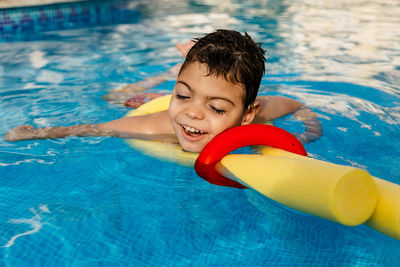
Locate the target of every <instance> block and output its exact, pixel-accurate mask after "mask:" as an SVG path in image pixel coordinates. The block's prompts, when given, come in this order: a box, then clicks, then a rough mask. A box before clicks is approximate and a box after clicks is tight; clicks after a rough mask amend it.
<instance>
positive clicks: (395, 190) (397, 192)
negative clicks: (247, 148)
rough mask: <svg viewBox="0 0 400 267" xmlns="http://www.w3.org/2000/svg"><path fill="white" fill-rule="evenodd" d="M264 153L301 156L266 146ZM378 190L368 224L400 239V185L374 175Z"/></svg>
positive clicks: (289, 156) (293, 156)
mask: <svg viewBox="0 0 400 267" xmlns="http://www.w3.org/2000/svg"><path fill="white" fill-rule="evenodd" d="M262 154H263V155H270V156H277V157H287V158H301V156H299V155H296V154H293V153H289V152H287V151H284V150H281V149H277V148H270V147H264V148H263V149H262ZM372 178H373V179H374V182H375V184H376V187H377V191H378V201H377V204H376V207H375V210H374V212H373V213H372V215H371V217H370V218H369V219H368V221H366V223H365V224H366V225H367V226H369V227H371V228H374V229H375V230H377V231H379V232H381V233H383V234H385V235H388V236H390V237H393V238H396V239H399V240H400V185H398V184H394V183H391V182H389V181H386V180H382V179H380V178H377V177H372Z"/></svg>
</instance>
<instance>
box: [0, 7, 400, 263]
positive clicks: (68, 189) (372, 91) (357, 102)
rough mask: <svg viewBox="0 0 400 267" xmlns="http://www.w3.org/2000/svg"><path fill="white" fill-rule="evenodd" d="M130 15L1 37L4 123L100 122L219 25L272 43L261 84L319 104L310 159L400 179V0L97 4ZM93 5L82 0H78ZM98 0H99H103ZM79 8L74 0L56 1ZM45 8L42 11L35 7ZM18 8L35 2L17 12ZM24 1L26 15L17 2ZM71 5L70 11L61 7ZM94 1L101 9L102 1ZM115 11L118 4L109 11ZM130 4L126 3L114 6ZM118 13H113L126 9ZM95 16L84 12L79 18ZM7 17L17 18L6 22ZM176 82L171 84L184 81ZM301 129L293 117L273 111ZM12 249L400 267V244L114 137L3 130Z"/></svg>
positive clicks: (2, 236)
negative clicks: (126, 89)
mask: <svg viewBox="0 0 400 267" xmlns="http://www.w3.org/2000/svg"><path fill="white" fill-rule="evenodd" d="M84 3H85V4H88V6H87V7H88V8H89V10H90V11H91V12H95V10H96V8H98V9H99V10H101V12H104V13H107V10H110V9H109V8H110V7H111V6H114V7H115V6H116V5H115V3H117V4H118V6H119V8H120V9H116V12H119V11H120V12H121V13H120V14H128V15H127V16H125V17H124V19H123V20H112V17H111V16H110V17H109V18H108V19H107V20H106V21H104V23H99V24H98V23H95V21H94V18H92V17H91V19H93V22H87V23H85V22H84V21H83V20H82V21H79V23H76V24H70V22H65V23H64V24H63V27H61V28H55V26H54V25H53V24H51V25H52V27H54V28H51V29H41V28H37V27H36V26H37V25H36V24H35V27H34V28H33V29H31V31H28V34H27V33H21V32H18V31H17V30H16V35H13V34H12V32H10V31H8V33H7V34H6V35H3V36H2V39H1V42H0V62H1V66H0V98H1V102H0V114H1V116H0V118H1V120H0V132H1V133H4V132H5V131H7V130H8V129H10V128H12V127H15V126H18V125H21V124H33V125H35V126H37V127H45V126H57V125H72V124H76V123H97V122H103V121H106V120H111V119H116V118H119V117H121V116H123V115H124V114H125V113H126V112H127V111H128V110H127V109H126V108H122V107H116V106H113V105H110V104H108V103H105V102H104V101H103V100H102V98H101V96H102V95H103V94H105V93H107V92H108V90H109V89H111V88H113V87H116V86H119V85H123V84H126V83H131V82H135V81H138V80H141V79H143V78H145V77H149V76H153V75H157V74H160V73H162V72H163V71H164V70H166V69H168V68H169V67H170V66H171V65H173V64H175V63H177V62H179V61H180V60H181V59H180V55H179V53H178V52H177V51H176V49H175V48H174V45H175V43H176V42H181V41H185V40H188V39H190V38H192V37H193V36H199V35H202V34H203V33H204V32H209V31H211V30H212V29H214V28H233V29H236V30H239V31H247V32H249V33H250V34H251V35H252V36H254V38H255V39H256V40H258V41H262V42H263V43H264V48H266V49H267V55H268V63H267V66H266V67H267V72H266V74H265V76H264V78H263V81H262V86H261V93H262V94H273V95H284V96H289V97H293V98H296V99H298V100H300V101H302V102H303V103H305V104H307V105H308V106H310V107H311V108H313V110H315V111H316V112H317V113H318V115H319V117H320V120H321V122H322V125H323V130H324V132H323V136H322V138H321V139H320V140H318V141H317V142H314V143H311V144H308V145H306V149H307V151H308V152H309V153H310V154H311V155H312V157H315V158H318V159H322V160H326V161H329V162H334V163H339V164H344V165H352V166H357V167H360V168H363V169H365V170H367V171H368V172H370V173H371V174H372V175H374V176H377V177H381V178H384V179H387V180H390V181H392V182H395V183H400V164H399V163H400V135H399V134H398V133H399V131H400V108H399V106H400V89H399V88H400V86H399V85H400V83H399V80H400V79H399V78H400V45H399V43H400V30H399V27H398V25H399V22H400V18H399V17H398V14H399V13H400V12H399V11H400V6H399V4H398V3H397V2H396V1H384V2H379V3H376V2H374V1H354V2H351V3H350V2H348V1H336V2H332V3H330V4H329V3H325V2H321V1H318V2H314V1H308V0H297V1H267V2H266V1H250V2H246V3H240V1H219V2H218V3H212V2H211V1H206V0H203V1H97V2H96V3H95V2H89V3H86V2H84ZM74 5H77V6H74V8H76V10H78V11H81V10H83V6H81V5H83V4H82V3H75V4H74ZM96 5H97V6H96ZM56 8H59V9H60V10H62V11H65V12H70V10H71V9H70V6H69V5H56V6H50V7H48V9H49V10H56ZM37 10H38V9H35V8H29V9H26V11H27V12H28V11H29V12H32V13H34V12H37ZM12 12H14V13H13V14H11V15H10V17H11V18H14V19H15V21H18V19H17V18H16V17H15V16H16V15H15V14H19V13H21V12H22V11H20V10H18V9H13V10H12ZM18 12H19V13H18ZM67 14H69V13H65V14H64V17H66V16H67ZM91 14H94V13H91ZM107 14H109V13H107ZM117 14H118V13H117ZM120 17H123V16H122V15H121V16H116V17H115V18H120ZM81 18H83V17H81ZM8 30H10V28H8ZM173 84H174V83H173V81H168V82H166V83H164V84H162V85H160V86H158V87H157V88H158V89H167V90H172V87H173ZM276 125H277V126H279V127H282V128H284V129H286V130H289V131H293V132H295V131H301V129H302V128H301V127H302V126H301V124H300V123H299V122H297V121H296V120H294V119H292V118H291V117H285V118H282V119H279V120H277V121H276ZM0 181H1V185H0V190H1V193H0V198H1V199H0V259H1V263H2V264H1V265H5V266H48V265H55V266H58V265H90V266H92V265H112V266H126V265H128V266H129V265H132V266H147V265H150V266H158V265H160V266H187V265H195V266H206V265H207V266H208V265H217V266H220V265H234V266H235V265H240V266H275V265H287V266H292V265H298V266H395V265H396V264H398V262H399V261H400V256H399V255H400V242H399V241H397V240H394V239H392V238H390V237H387V236H384V235H383V234H380V233H378V232H376V231H374V230H372V229H370V228H368V227H366V226H364V225H361V226H357V227H346V226H342V225H339V224H336V223H333V222H330V221H326V220H323V219H320V218H316V217H313V216H306V215H303V214H299V213H295V212H293V211H290V210H287V209H284V208H282V207H280V206H277V205H275V204H274V203H273V202H271V201H270V200H268V199H266V198H265V197H262V196H261V195H259V194H258V193H256V192H254V191H250V190H237V189H234V188H227V187H219V186H215V185H212V184H209V183H207V182H205V181H204V180H203V179H201V178H199V177H198V176H197V175H196V173H195V172H194V170H193V169H191V168H186V167H182V166H179V165H177V164H172V163H169V162H163V161H159V160H157V159H154V158H151V157H147V156H145V155H143V154H141V153H140V152H139V151H135V150H133V149H132V148H130V147H128V146H127V145H126V144H125V143H124V142H123V141H121V140H120V139H117V138H103V137H96V138H68V139H59V140H41V141H35V140H33V141H24V142H18V143H8V142H5V141H4V140H2V139H0Z"/></svg>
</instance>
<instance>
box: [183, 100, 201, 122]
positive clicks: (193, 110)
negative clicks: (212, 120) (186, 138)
mask: <svg viewBox="0 0 400 267" xmlns="http://www.w3.org/2000/svg"><path fill="white" fill-rule="evenodd" d="M185 115H186V116H187V117H189V118H190V119H192V120H202V119H204V112H203V111H202V109H201V108H200V107H198V106H197V105H195V104H192V105H190V106H188V107H187V108H186V110H185Z"/></svg>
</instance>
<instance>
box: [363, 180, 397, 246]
mask: <svg viewBox="0 0 400 267" xmlns="http://www.w3.org/2000/svg"><path fill="white" fill-rule="evenodd" d="M374 181H375V183H376V186H377V188H378V203H377V205H376V208H375V211H374V213H373V214H372V216H371V218H370V219H369V220H368V221H367V222H366V223H365V224H366V225H367V226H369V227H372V228H374V229H375V230H377V231H379V232H381V233H383V234H385V235H388V236H391V237H393V238H396V239H399V240H400V186H399V185H398V184H394V183H391V182H389V181H385V180H382V179H380V178H376V177H374Z"/></svg>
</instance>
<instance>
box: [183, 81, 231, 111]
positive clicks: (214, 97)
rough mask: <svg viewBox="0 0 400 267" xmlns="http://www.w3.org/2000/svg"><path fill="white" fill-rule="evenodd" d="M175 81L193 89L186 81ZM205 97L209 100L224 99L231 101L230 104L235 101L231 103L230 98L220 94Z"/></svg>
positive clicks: (190, 89)
mask: <svg viewBox="0 0 400 267" xmlns="http://www.w3.org/2000/svg"><path fill="white" fill-rule="evenodd" d="M176 83H181V84H183V85H184V86H185V87H187V89H189V91H193V88H192V87H190V85H189V84H187V83H185V82H184V81H176ZM207 98H208V99H210V100H214V99H220V100H225V101H226V102H229V103H231V104H232V106H235V103H233V101H231V100H230V99H228V98H225V97H220V96H209V97H207Z"/></svg>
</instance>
